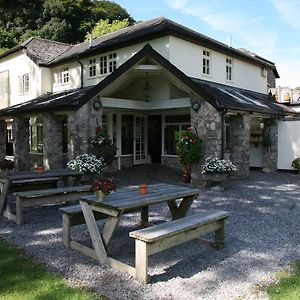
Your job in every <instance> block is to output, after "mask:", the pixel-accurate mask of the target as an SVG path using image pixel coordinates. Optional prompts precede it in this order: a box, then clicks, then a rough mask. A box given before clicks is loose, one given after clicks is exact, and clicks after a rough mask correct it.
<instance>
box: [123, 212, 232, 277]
mask: <svg viewBox="0 0 300 300" xmlns="http://www.w3.org/2000/svg"><path fill="white" fill-rule="evenodd" d="M228 216H229V213H228V212H226V211H219V210H208V211H207V210H206V211H201V212H200V213H197V214H193V215H190V216H187V217H185V218H181V219H178V220H174V221H170V222H166V223H162V224H159V225H155V226H152V227H148V228H144V229H140V230H136V231H132V232H130V233H129V236H130V237H132V238H134V239H135V275H136V278H137V280H138V281H140V282H142V283H148V282H149V281H150V276H149V275H148V256H150V255H153V254H155V253H158V252H161V251H164V250H166V249H169V248H171V247H174V246H177V245H180V244H183V243H186V242H188V241H191V240H194V239H198V238H199V237H201V236H203V235H206V234H208V233H210V232H214V233H215V242H214V244H213V245H214V247H215V248H217V249H221V248H223V247H224V243H225V219H226V218H228Z"/></svg>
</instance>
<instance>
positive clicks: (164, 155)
mask: <svg viewBox="0 0 300 300" xmlns="http://www.w3.org/2000/svg"><path fill="white" fill-rule="evenodd" d="M162 157H176V158H178V156H177V155H176V154H163V155H162Z"/></svg>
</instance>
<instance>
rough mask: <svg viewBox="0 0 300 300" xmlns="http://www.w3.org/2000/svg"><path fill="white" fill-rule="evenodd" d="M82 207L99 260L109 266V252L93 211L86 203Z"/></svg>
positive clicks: (82, 203)
mask: <svg viewBox="0 0 300 300" xmlns="http://www.w3.org/2000/svg"><path fill="white" fill-rule="evenodd" d="M80 205H81V209H82V212H83V215H84V218H85V221H86V225H87V227H88V231H89V233H90V237H91V239H92V243H93V246H94V250H95V252H96V255H97V258H98V260H99V261H100V263H102V264H104V265H107V266H108V265H109V263H108V257H107V252H106V249H105V246H104V243H103V240H102V237H101V235H100V232H99V229H98V226H97V223H96V220H95V217H94V214H93V211H92V209H91V208H90V207H89V205H88V204H87V203H85V202H82V201H80Z"/></svg>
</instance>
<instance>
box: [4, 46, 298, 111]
mask: <svg viewBox="0 0 300 300" xmlns="http://www.w3.org/2000/svg"><path fill="white" fill-rule="evenodd" d="M145 57H151V58H152V59H153V60H154V61H156V62H157V63H158V64H160V65H161V66H162V67H164V68H165V69H166V70H167V71H169V72H171V73H172V74H173V75H174V76H176V77H177V79H179V80H180V81H181V82H183V83H184V84H185V85H186V86H188V87H189V88H190V89H191V90H192V91H193V92H194V93H196V94H198V95H199V96H200V97H202V98H203V99H204V100H205V101H208V102H209V103H210V104H211V105H213V106H214V107H215V108H216V109H217V110H229V109H230V110H238V111H247V112H257V113H262V114H268V115H285V114H290V113H295V112H294V111H292V110H290V109H289V108H287V107H286V106H284V105H280V104H278V103H277V102H275V101H274V100H273V98H272V97H271V96H269V95H267V94H262V93H257V92H253V91H249V90H244V89H239V88H235V87H231V86H227V85H222V84H217V83H213V82H209V81H204V80H200V79H195V78H190V77H187V76H186V75H185V74H184V73H183V72H181V71H180V70H179V69H178V68H176V67H175V66H174V65H173V64H171V63H170V62H169V61H168V60H167V59H166V58H164V57H163V56H162V55H160V54H159V53H158V52H157V51H155V50H154V49H153V48H152V47H151V46H150V45H149V44H147V45H146V46H145V47H144V48H143V49H142V50H140V51H139V52H138V53H136V54H135V55H134V56H133V57H131V58H130V59H129V60H127V61H126V62H125V63H124V64H122V65H121V66H120V67H119V68H118V69H116V70H115V71H114V72H113V73H112V74H110V75H109V76H107V77H106V78H105V79H104V80H102V81H101V82H99V83H98V84H97V85H95V86H92V87H85V88H83V89H75V90H69V91H66V92H62V93H53V94H52V93H51V94H47V95H43V96H41V97H38V98H36V99H34V100H31V101H28V102H25V103H22V104H18V105H15V106H11V107H8V108H5V109H2V110H0V116H13V115H18V114H24V113H36V112H42V111H55V110H63V109H68V110H71V109H73V110H74V109H77V108H79V107H81V106H82V105H84V104H85V103H87V102H88V101H89V100H90V99H92V98H93V97H94V96H96V95H97V94H98V93H100V92H101V90H103V89H104V88H105V87H107V86H109V85H110V84H111V83H112V82H114V81H115V80H118V78H119V77H120V76H121V75H123V74H124V72H126V71H128V70H129V69H130V68H132V67H133V66H134V65H135V64H136V63H138V62H139V61H141V60H142V59H143V58H145Z"/></svg>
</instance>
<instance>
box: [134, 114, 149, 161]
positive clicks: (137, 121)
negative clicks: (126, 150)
mask: <svg viewBox="0 0 300 300" xmlns="http://www.w3.org/2000/svg"><path fill="white" fill-rule="evenodd" d="M147 148H148V147H147V117H146V116H134V142H133V153H134V155H133V156H134V157H133V163H134V164H135V165H138V164H144V163H147V156H148V149H147Z"/></svg>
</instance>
